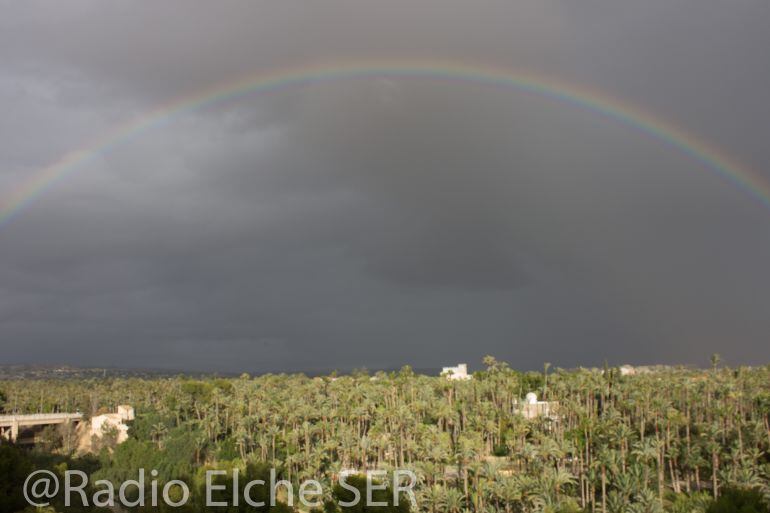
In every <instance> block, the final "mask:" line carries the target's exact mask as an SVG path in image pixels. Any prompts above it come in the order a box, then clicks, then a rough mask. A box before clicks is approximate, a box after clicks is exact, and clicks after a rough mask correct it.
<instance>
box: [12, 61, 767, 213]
mask: <svg viewBox="0 0 770 513" xmlns="http://www.w3.org/2000/svg"><path fill="white" fill-rule="evenodd" d="M373 78H395V79H402V78H423V79H434V80H450V81H461V82H466V83H472V84H481V85H484V86H490V87H499V88H506V89H513V90H516V91H520V92H524V93H531V94H536V95H539V96H542V97H545V98H549V99H552V100H554V101H557V102H560V103H564V104H568V105H571V106H573V107H576V108H580V109H582V110H585V111H587V112H590V113H593V114H596V115H599V116H602V117H605V118H608V119H610V120H613V121H616V122H618V123H620V124H622V125H626V126H629V127H632V128H634V129H636V130H638V131H640V132H643V133H645V134H647V135H648V136H651V137H652V138H654V139H657V140H659V141H661V142H663V143H665V144H667V145H669V146H671V147H673V148H675V149H677V150H679V151H681V152H683V153H684V154H686V155H688V156H689V157H691V158H693V159H694V160H696V161H698V162H700V163H701V164H702V165H703V167H704V168H705V169H707V170H710V171H711V172H713V173H715V174H716V175H718V176H719V177H721V178H723V179H724V180H725V181H726V182H727V183H731V184H733V185H734V186H736V187H737V188H738V189H740V190H743V191H744V192H746V193H748V194H749V195H750V196H752V197H753V198H755V199H756V200H758V201H760V202H761V203H762V204H764V205H765V206H766V207H768V208H770V185H769V184H768V183H767V181H766V180H765V179H764V178H763V177H762V176H761V175H759V174H758V173H757V172H755V171H752V170H749V169H747V168H746V167H743V166H741V165H740V164H739V163H738V162H736V161H735V160H733V159H732V158H730V157H729V156H728V155H726V154H725V153H724V152H722V151H720V150H718V149H717V148H715V147H714V146H713V145H711V144H708V143H706V142H705V141H703V140H701V139H699V138H697V137H696V136H694V135H692V134H690V133H688V132H686V131H684V130H683V129H681V128H679V127H677V126H675V125H674V124H671V123H669V122H666V121H664V120H662V119H660V118H658V117H656V116H654V115H652V114H650V113H647V112H644V111H642V110H641V109H639V108H637V107H635V106H633V105H631V104H629V103H627V102H621V101H619V100H617V99H614V98H612V97H610V96H609V95H607V94H604V93H602V92H600V91H591V90H588V89H585V88H582V87H579V86H576V85H574V84H567V83H564V82H560V81H559V80H556V79H553V78H551V77H547V76H542V75H537V74H533V73H528V72H518V71H512V70H508V69H501V68H492V67H484V66H475V65H466V64H461V63H456V62H441V61H382V62H377V63H372V62H364V63H355V62H348V63H336V64H329V65H311V66H300V67H296V68H286V69H279V70H273V71H270V72H266V73H256V74H251V75H248V76H245V77H241V78H239V79H237V80H230V81H227V82H222V83H219V84H217V85H215V86H213V87H210V88H207V89H204V90H201V91H197V92H195V93H192V94H189V95H185V96H181V97H178V98H176V99H174V100H173V101H170V102H168V103H164V104H162V105H159V106H158V107H156V108H154V109H152V110H150V111H148V112H146V113H144V114H142V115H140V116H138V117H136V118H134V119H132V120H130V121H129V122H127V123H125V124H123V125H119V126H117V127H116V128H114V129H112V130H110V131H108V132H106V133H104V134H103V135H101V136H99V137H97V138H96V139H94V140H91V141H88V142H87V143H86V144H85V145H83V146H82V147H81V148H80V149H78V150H75V151H72V152H70V153H67V154H66V155H64V156H62V157H61V158H60V159H59V160H57V161H56V162H54V163H52V164H50V165H49V166H48V167H46V168H44V169H41V170H38V171H36V172H34V173H32V176H30V177H29V178H28V179H27V180H25V181H24V182H23V183H21V184H20V185H19V186H17V187H16V188H14V189H13V190H11V191H10V193H9V194H7V195H6V196H5V197H4V198H3V199H2V200H0V225H2V224H4V223H7V222H8V221H9V220H10V219H11V218H13V217H14V216H15V215H17V214H18V213H19V212H20V211H21V210H23V209H24V208H25V207H26V206H28V205H29V204H30V203H32V202H33V201H35V200H36V199H37V198H39V197H40V196H41V195H42V194H44V193H45V191H46V190H48V189H50V188H51V187H53V186H54V185H55V184H56V183H58V182H60V181H61V180H63V179H64V178H65V177H67V176H68V175H70V174H71V173H72V172H73V171H75V170H76V169H77V168H78V167H80V166H82V165H83V164H85V163H87V162H88V161H90V160H93V159H94V158H96V157H97V156H99V155H103V154H105V153H107V152H109V151H110V150H111V149H112V148H114V147H116V146H118V145H120V144H123V143H125V142H127V141H128V140H130V139H132V138H133V137H136V136H138V135H140V134H142V133H143V132H145V131H146V130H150V129H152V128H153V127H156V126H158V125H160V124H161V123H163V122H166V121H169V120H171V119H173V118H174V117H176V116H179V115H182V114H184V113H187V112H190V111H193V110H195V109H198V108H201V107H204V106H207V105H211V104H215V103H217V102H220V101H223V100H227V99H232V98H237V97H240V96H244V95H247V94H256V93H267V92H270V91H277V90H282V89H286V88H291V87H299V86H304V85H312V84H318V83H324V82H330V81H338V80H347V79H373Z"/></svg>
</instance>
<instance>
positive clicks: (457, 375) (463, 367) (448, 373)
mask: <svg viewBox="0 0 770 513" xmlns="http://www.w3.org/2000/svg"><path fill="white" fill-rule="evenodd" d="M441 375H442V376H445V377H446V378H447V379H456V380H466V379H471V377H472V376H471V375H470V374H468V364H467V363H458V364H457V367H444V368H443V369H441Z"/></svg>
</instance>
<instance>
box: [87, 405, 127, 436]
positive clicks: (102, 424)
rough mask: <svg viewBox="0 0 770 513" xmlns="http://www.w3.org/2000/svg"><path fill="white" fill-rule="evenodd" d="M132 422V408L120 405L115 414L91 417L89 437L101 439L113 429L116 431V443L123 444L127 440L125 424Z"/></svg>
mask: <svg viewBox="0 0 770 513" xmlns="http://www.w3.org/2000/svg"><path fill="white" fill-rule="evenodd" d="M129 420H134V408H133V406H126V405H124V404H123V405H120V406H118V411H117V413H105V414H103V415H96V416H94V417H91V436H96V437H98V438H101V437H102V435H103V434H104V433H105V431H107V430H109V429H112V428H114V429H115V430H117V433H118V438H117V442H118V443H119V444H120V443H123V442H125V441H126V440H127V439H128V426H127V425H126V422H127V421H129Z"/></svg>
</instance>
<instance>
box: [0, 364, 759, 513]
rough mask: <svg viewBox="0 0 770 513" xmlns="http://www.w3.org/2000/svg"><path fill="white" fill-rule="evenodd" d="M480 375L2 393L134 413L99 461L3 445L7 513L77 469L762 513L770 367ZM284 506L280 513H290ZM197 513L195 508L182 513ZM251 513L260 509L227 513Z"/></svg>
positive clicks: (64, 434)
mask: <svg viewBox="0 0 770 513" xmlns="http://www.w3.org/2000/svg"><path fill="white" fill-rule="evenodd" d="M484 362H485V365H486V370H485V371H482V372H477V373H476V374H475V375H474V379H472V380H469V381H465V382H458V381H450V380H447V379H445V378H440V377H429V376H423V375H417V374H415V373H413V372H412V371H411V369H410V368H408V367H405V368H403V369H402V370H401V371H400V372H394V373H383V372H379V373H377V374H374V375H369V374H368V373H366V372H354V373H353V374H351V375H346V376H339V377H337V376H327V377H321V378H309V377H306V376H304V375H264V376H260V377H256V378H251V377H249V376H248V375H243V376H241V377H240V378H237V379H221V378H206V379H190V378H186V377H183V376H179V377H175V378H157V379H121V378H114V379H99V380H96V379H94V380H23V381H21V380H20V381H6V382H0V391H2V394H0V398H2V400H3V402H4V404H3V405H2V406H3V408H4V409H5V410H6V411H7V412H10V411H12V412H19V413H34V412H55V411H76V410H77V411H82V412H91V413H95V412H97V411H99V410H100V409H111V408H114V407H115V406H116V405H118V404H123V403H128V404H132V405H134V406H135V407H136V410H137V412H138V417H137V419H136V420H135V421H134V422H133V423H132V425H131V428H130V438H129V439H128V441H126V442H124V443H122V444H120V445H116V444H115V443H114V441H111V440H110V438H109V437H105V438H104V439H103V440H102V441H101V443H100V451H99V452H98V454H95V455H82V454H76V453H75V449H74V448H75V446H76V444H74V443H73V442H72V440H71V436H72V434H71V430H70V431H67V430H66V429H58V430H53V429H51V430H49V431H48V432H47V433H44V436H43V437H42V438H43V441H42V443H40V444H38V445H37V447H36V448H35V449H34V450H33V451H27V450H21V449H18V448H15V447H13V446H10V445H9V444H7V443H6V444H4V445H0V474H5V475H2V476H0V477H2V479H0V481H2V482H3V483H5V484H4V486H5V488H7V490H5V491H3V495H4V498H3V499H0V501H5V502H0V509H2V510H3V511H9V512H12V511H17V510H21V509H23V508H24V506H25V503H24V502H23V501H22V500H21V499H20V497H19V496H20V493H21V491H20V488H21V485H20V484H19V481H20V480H21V481H23V477H24V471H25V470H28V469H30V468H35V467H46V468H51V469H54V470H55V471H57V472H62V471H63V469H66V468H80V469H83V470H84V471H86V472H87V473H88V474H89V475H92V476H94V478H103V479H108V480H111V481H113V482H115V483H119V482H121V481H123V480H126V479H131V478H134V477H135V476H136V473H137V471H138V469H139V468H145V469H150V468H153V469H157V470H158V472H159V479H160V480H161V481H163V480H171V479H186V480H187V481H188V482H191V483H198V484H199V485H200V483H201V482H202V479H203V478H202V475H203V472H204V471H205V470H206V469H212V468H222V469H229V468H233V467H234V466H236V467H239V468H241V469H243V472H245V473H247V474H249V473H250V474H251V475H257V476H259V475H264V474H265V473H266V472H267V469H269V468H276V469H278V471H279V473H280V475H281V477H282V478H284V479H287V480H289V481H290V482H292V483H300V482H301V481H302V480H305V479H311V478H312V479H318V480H319V481H321V482H322V483H324V484H325V486H324V490H325V491H328V492H325V493H326V495H324V497H323V498H324V502H325V506H324V509H325V510H326V511H337V510H338V509H339V505H338V503H337V502H335V500H334V499H335V494H336V496H339V495H340V494H341V493H343V491H342V490H340V487H339V485H338V483H337V481H336V480H337V477H338V475H339V473H340V471H341V470H343V469H355V470H356V471H361V472H363V471H364V470H366V469H374V468H377V469H385V470H393V469H396V468H401V469H412V470H414V472H415V473H416V474H417V475H418V477H419V483H418V485H417V487H416V492H417V499H418V500H417V509H419V510H420V511H426V512H431V513H433V512H449V513H459V512H464V511H472V512H495V511H500V512H506V513H510V512H562V513H568V512H580V511H586V512H588V511H590V512H601V513H625V512H631V513H634V512H664V511H671V512H682V513H684V512H687V513H691V512H709V513H710V512H715V513H716V512H720V511H746V512H752V511H768V509H767V504H768V503H769V501H770V459H769V458H768V451H769V450H770V366H768V367H755V368H734V369H730V368H720V367H718V366H717V362H716V361H715V362H714V366H713V368H712V369H710V370H699V369H684V368H676V369H674V368H667V369H660V370H658V371H656V372H651V373H644V374H637V375H630V376H621V375H620V373H619V372H618V370H617V369H610V368H608V369H604V370H587V369H579V370H571V371H566V370H561V369H557V370H555V371H552V372H548V368H547V367H546V369H545V371H546V372H544V373H534V372H530V373H520V372H516V371H513V370H511V369H510V368H509V367H508V365H507V364H505V363H502V362H499V361H497V360H495V359H494V358H491V357H487V358H485V360H484ZM530 391H535V392H538V393H539V394H540V395H543V396H544V398H545V399H547V400H549V401H557V402H558V410H557V411H558V415H556V416H552V417H551V418H548V417H538V418H533V419H526V418H525V417H524V416H522V415H521V414H520V411H519V404H520V401H521V398H522V397H523V396H524V394H526V393H527V392H530ZM193 495H196V494H195V493H194V494H193ZM287 502H289V501H288V497H283V498H282V503H279V504H277V505H276V506H275V507H274V508H272V509H274V510H281V511H289V510H291V508H290V507H288V506H287V504H286V503H287ZM294 502H295V504H294V506H295V507H296V506H297V504H296V501H294ZM53 508H55V510H56V511H59V507H58V506H57V505H56V504H54V506H53ZM360 508H362V509H357V510H355V511H368V509H366V507H360ZM741 508H743V509H741ZM139 509H141V508H139ZM265 509H266V510H267V509H269V508H267V507H266V508H265ZM300 509H301V508H300ZM370 509H372V508H370ZM409 509H410V506H409V503H408V502H406V503H404V502H402V503H401V504H400V505H399V507H398V508H396V507H388V508H377V507H374V508H373V510H377V511H383V510H398V511H407V510H409ZM82 510H84V511H86V510H87V511H91V510H90V509H88V508H82ZM203 510H204V509H203V508H202V507H201V505H200V503H199V502H196V501H195V500H193V501H192V502H191V503H190V504H188V505H187V506H186V509H185V508H177V509H176V511H203ZM241 510H243V511H253V510H254V509H253V508H251V509H249V508H246V509H238V508H232V507H231V508H230V509H229V510H228V511H241ZM411 510H412V511H414V510H415V508H414V507H411ZM62 511H63V509H62Z"/></svg>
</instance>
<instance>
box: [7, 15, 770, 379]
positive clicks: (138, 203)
mask: <svg viewBox="0 0 770 513" xmlns="http://www.w3.org/2000/svg"><path fill="white" fill-rule="evenodd" d="M686 3H687V4H688V5H689V4H692V5H690V9H689V10H687V13H689V16H686V15H685V12H684V11H682V10H681V7H677V8H674V7H671V6H670V5H669V4H668V3H666V2H663V1H660V2H653V3H649V2H647V3H638V2H637V3H635V4H634V5H630V4H629V5H628V6H626V7H620V6H619V4H617V3H610V2H598V1H597V2H589V3H587V4H585V5H583V6H582V7H581V8H577V7H576V6H575V4H574V3H567V2H565V3H560V2H537V3H529V4H528V3H523V2H522V3H511V2H500V3H484V2H481V3H474V4H472V5H471V4H468V3H465V2H462V3H461V2H458V3H451V2H449V3H448V2H435V3H431V2H427V3H421V4H419V5H417V6H415V4H414V3H413V2H404V3H402V4H398V3H394V2H388V3H378V4H367V5H364V4H361V3H360V2H324V3H322V4H316V5H313V6H308V5H307V4H299V3H297V4H292V3H290V2H282V3H281V5H280V6H277V5H267V4H264V5H255V4H248V5H247V4H235V3H217V4H210V3H206V4H204V3H200V4H194V5H193V4H190V3H184V4H176V3H173V2H166V3H164V4H162V5H155V4H153V5H152V6H149V5H148V6H140V5H139V4H137V3H135V2H125V3H122V2H116V3H115V4H111V5H109V6H108V5H107V4H104V3H96V2H94V3H92V2H72V3H69V2H68V3H67V4H62V3H55V4H39V5H38V4H37V3H35V2H25V3H24V4H14V5H13V6H12V7H13V8H11V7H8V8H6V9H5V11H7V12H8V13H9V15H7V16H4V17H3V18H2V20H0V58H2V60H3V63H4V66H3V69H2V71H0V105H2V108H3V112H5V113H9V114H10V115H9V116H4V117H2V118H0V134H1V135H2V138H0V156H1V157H2V164H3V165H2V174H0V185H1V186H2V190H3V191H5V190H8V188H9V187H13V184H17V183H19V182H20V181H21V180H23V179H24V177H25V176H28V173H30V172H32V171H33V170H35V169H37V168H39V167H42V166H43V165H45V164H47V163H48V162H50V161H52V160H54V159H56V158H58V157H59V156H60V155H61V154H62V153H65V152H66V151H68V150H70V149H72V148H78V147H80V146H82V144H83V141H85V140H88V139H89V138H91V137H93V135H94V134H98V133H100V132H102V131H103V130H105V129H107V128H108V127H111V126H115V125H116V124H117V123H119V122H121V121H123V120H125V119H129V118H131V117H132V116H133V115H135V114H136V113H138V112H142V111H145V110H147V109H149V108H151V107H152V106H154V105H156V104H158V103H162V102H165V101H168V100H169V99H170V98H173V97H176V96H178V95H180V94H184V93H187V92H190V91H195V90H197V89H200V88H202V87H206V86H209V85H211V84H213V83H217V82H219V81H222V80H223V79H224V78H226V77H235V76H239V75H242V74H246V73H249V72H253V71H255V70H269V69H271V68H274V67H286V66H291V65H296V64H297V63H303V62H324V61H330V60H345V59H348V58H356V59H363V60H367V59H376V58H379V57H418V58H442V59H457V60H460V61H466V62H484V63H490V64H496V65H499V66H503V67H513V68H517V69H532V70H540V71H543V72H547V73H549V74H552V75H556V76H559V77H562V80H563V81H565V82H569V81H571V80H573V81H577V82H580V83H584V84H588V85H594V86H595V87H599V88H603V89H606V90H608V91H610V92H611V93H612V94H613V95H614V96H616V97H621V98H629V99H631V100H634V101H635V102H636V103H638V104H639V103H641V104H643V105H648V106H650V108H651V109H652V110H653V111H657V112H661V113H664V114H665V117H666V118H669V119H672V120H677V121H679V124H680V125H686V126H687V127H688V128H690V129H691V130H692V131H693V132H694V133H698V134H703V135H705V136H708V138H709V139H711V140H715V141H719V142H720V143H723V144H722V145H723V146H724V147H729V148H735V151H736V152H737V154H738V155H739V156H740V157H741V158H742V159H743V160H745V161H746V162H749V163H752V164H755V165H756V166H757V167H758V168H759V169H760V170H761V169H763V168H762V165H763V163H767V162H768V159H769V157H770V154H768V150H767V148H766V146H765V144H764V141H765V140H766V138H764V137H762V136H761V134H767V133H768V132H770V124H768V121H767V120H768V119H769V118H770V117H768V116H766V114H767V108H768V107H767V106H768V102H767V101H766V91H767V90H768V86H770V70H768V63H767V61H766V59H763V58H762V55H761V53H762V52H761V50H760V49H759V47H760V46H761V44H760V43H763V42H764V43H766V42H767V41H766V39H767V36H766V31H765V26H766V24H767V22H768V21H770V20H768V19H767V18H768V13H767V12H766V10H764V9H762V8H761V6H760V5H755V6H753V7H752V6H751V5H749V4H744V5H742V6H738V7H734V8H733V7H730V6H726V5H725V6H722V5H721V4H719V3H717V2H708V5H707V6H706V7H708V8H706V7H704V4H703V3H702V2H699V3H698V4H697V6H698V9H694V8H693V6H694V5H695V3H694V2H689V1H688V2H686ZM640 19H641V20H644V22H643V23H639V20H640ZM717 29H719V30H721V33H723V34H725V37H722V38H717V37H713V34H714V33H715V31H716V30H717ZM706 36H709V37H708V38H706ZM694 41H699V43H697V44H696V43H695V42H694ZM662 49H670V51H663V50H662ZM736 55H740V56H742V58H741V59H737V58H735V56H736ZM685 63H686V65H685ZM727 76H729V78H727ZM709 77H711V80H707V78H709ZM715 77H717V78H718V79H717V78H715ZM731 113H732V114H733V115H728V114H731ZM768 226H770V213H768V211H767V210H766V209H763V208H761V207H760V206H758V204H756V203H752V202H751V201H750V200H749V199H747V196H745V195H742V194H740V193H738V192H736V190H735V189H734V188H731V187H729V186H727V185H726V184H725V183H724V182H723V181H722V180H720V179H718V178H715V177H714V176H713V175H711V174H709V173H708V172H706V171H705V170H704V168H703V166H702V165H700V164H699V163H697V162H695V161H693V160H692V159H690V158H688V157H687V156H686V155H683V154H682V153H680V152H677V151H674V150H673V149H672V148H669V147H667V146H665V145H663V144H661V143H660V142H658V141H654V140H651V139H649V138H648V137H645V136H643V135H642V134H640V133H639V132H637V131H635V130H633V129H631V128H629V127H623V126H619V125H617V124H615V123H613V122H610V121H608V120H605V119H601V118H598V117H596V116H594V115H590V114H588V113H586V112H584V111H581V110H578V109H574V108H572V107H569V106H565V105H561V104H555V103H554V102H552V101H550V100H547V99H544V98H537V97H534V96H532V95H526V94H523V93H517V92H515V91H501V90H497V89H496V90H492V89H489V88H485V87H483V86H478V85H476V86H474V85H469V84H460V83H451V82H439V81H429V80H413V79H412V80H406V79H398V80H397V79H393V78H386V77H383V78H381V79H372V80H368V81H348V82H344V81H343V82H336V83H328V84H324V85H316V86H312V87H301V88H293V89H286V90H284V91H281V92H277V93H272V94H269V95H258V96H249V97H244V98H241V99H239V100H235V101H230V102H225V103H222V104H219V105H213V106H209V107H207V108H204V109H200V110H198V111H196V112H193V113H190V114H188V115H186V116H182V117H180V118H178V119H175V120H173V121H172V122H170V123H168V124H165V125H164V126H162V127H159V128H156V129H153V130H150V131H146V132H144V133H143V134H141V135H140V136H139V137H136V138H134V139H132V140H131V141H130V142H127V143H125V144H123V145H121V146H119V147H116V148H115V149H114V150H113V151H111V152H109V153H107V154H104V155H102V156H100V157H99V158H97V159H96V160H95V161H93V162H91V163H89V164H88V165H85V166H82V168H81V169H79V170H78V171H77V172H76V173H75V174H73V175H72V177H70V178H68V179H67V180H66V181H63V182H62V183H60V184H58V185H57V186H56V188H54V189H52V190H51V191H49V192H47V193H46V194H45V195H44V196H43V197H42V198H41V199H40V200H38V201H36V202H35V203H34V204H32V205H31V206H30V207H29V208H27V209H26V210H25V211H24V212H23V213H22V214H21V215H20V216H18V218H16V219H14V220H13V221H12V222H10V223H8V224H6V225H5V226H3V227H2V228H0V291H1V292H2V295H1V296H0V330H1V332H0V336H1V337H2V341H3V355H4V360H5V361H8V362H49V363H50V362H63V361H64V362H69V363H75V364H81V365H127V366H140V367H142V366H144V367H166V368H175V369H178V368H187V369H209V370H212V369H213V370H232V371H241V370H252V371H266V370H283V369H329V368H334V367H342V368H347V367H352V366H360V365H367V366H370V367H387V366H397V365H401V364H405V363H410V364H412V365H414V366H415V367H425V366H438V365H441V364H445V363H450V362H454V361H466V360H467V361H469V362H471V363H477V362H478V361H479V360H480V358H481V356H483V355H484V354H487V353H491V354H494V355H497V356H498V357H499V358H502V359H506V360H508V361H511V363H512V364H513V365H514V366H515V367H519V368H534V367H539V365H540V363H541V362H542V361H543V360H548V361H552V362H553V363H554V364H555V365H559V366H572V365H579V364H583V365H596V364H601V363H602V362H603V361H604V360H605V359H607V360H609V361H610V362H615V363H622V362H626V361H630V362H687V363H690V362H692V363H703V362H704V361H705V358H706V356H707V355H708V354H710V353H711V352H714V351H719V352H721V353H723V354H724V356H725V357H726V358H727V360H728V361H730V360H732V361H733V362H735V363H738V362H753V363H761V362H765V361H766V360H767V358H768V357H769V356H770V353H768V349H767V345H766V344H765V343H764V339H763V337H764V334H765V333H767V331H768V328H770V321H768V319H770V311H768V305H770V302H768V297H767V294H768V292H767V291H768V290H770V288H769V287H768V285H770V283H768V281H770V276H768V275H767V273H766V272H765V269H764V267H765V262H767V259H768V257H770V235H768V234H769V233H770V231H768V230H767V227H768Z"/></svg>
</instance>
